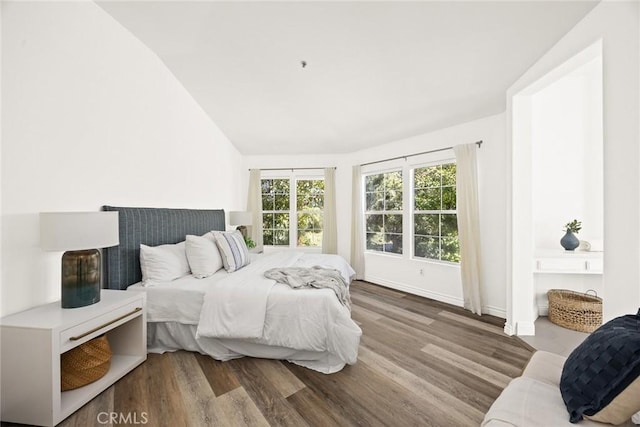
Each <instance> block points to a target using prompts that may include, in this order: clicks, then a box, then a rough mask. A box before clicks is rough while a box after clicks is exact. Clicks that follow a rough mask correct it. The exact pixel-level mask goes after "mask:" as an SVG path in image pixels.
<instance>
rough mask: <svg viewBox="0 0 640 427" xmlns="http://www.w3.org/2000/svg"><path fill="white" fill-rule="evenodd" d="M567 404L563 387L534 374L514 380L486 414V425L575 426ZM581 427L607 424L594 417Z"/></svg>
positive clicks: (582, 423)
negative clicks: (537, 378) (593, 419)
mask: <svg viewBox="0 0 640 427" xmlns="http://www.w3.org/2000/svg"><path fill="white" fill-rule="evenodd" d="M573 425H574V424H571V423H570V422H569V413H568V412H567V408H566V407H565V406H564V402H563V401H562V396H561V395H560V388H559V387H558V386H557V385H556V386H554V385H551V384H548V383H547V382H543V381H538V380H535V379H533V378H530V377H518V378H515V379H513V380H512V381H511V382H510V383H509V385H508V386H507V388H505V389H504V390H503V391H502V393H501V394H500V396H499V397H498V399H497V400H496V401H495V402H494V403H493V405H491V408H490V409H489V412H487V414H486V415H485V417H484V421H483V422H482V427H485V426H486V427H498V426H500V427H505V426H514V427H540V426H554V427H556V426H557V427H560V426H573ZM580 426H581V427H585V426H589V427H596V426H598V427H603V424H601V423H597V422H595V421H591V420H586V419H585V420H583V421H580Z"/></svg>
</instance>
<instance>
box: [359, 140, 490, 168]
mask: <svg viewBox="0 0 640 427" xmlns="http://www.w3.org/2000/svg"><path fill="white" fill-rule="evenodd" d="M475 143H476V144H478V148H480V147H482V140H480V141H476V142H475ZM452 148H453V147H445V148H438V149H435V150H429V151H422V152H420V153H413V154H407V155H406V156H398V157H392V158H390V159H384V160H376V161H375V162H369V163H362V164H361V165H360V166H367V165H374V164H376V163H382V162H389V161H391V160H398V159H405V160H406V159H407V157H413V156H420V155H422V154H429V153H437V152H438V151H444V150H451V149H452Z"/></svg>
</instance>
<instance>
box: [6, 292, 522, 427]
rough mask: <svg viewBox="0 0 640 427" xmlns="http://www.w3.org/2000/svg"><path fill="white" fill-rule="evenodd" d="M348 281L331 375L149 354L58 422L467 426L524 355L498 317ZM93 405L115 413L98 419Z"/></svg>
mask: <svg viewBox="0 0 640 427" xmlns="http://www.w3.org/2000/svg"><path fill="white" fill-rule="evenodd" d="M351 289H352V291H351V295H352V300H353V310H352V317H353V319H354V320H355V321H356V322H357V323H358V324H359V325H360V326H361V328H362V330H363V336H362V340H361V344H360V350H359V355H358V363H357V364H355V365H353V366H347V367H345V368H344V369H343V370H342V371H341V372H339V373H336V374H332V375H325V374H321V373H318V372H315V371H311V370H309V369H306V368H302V367H299V366H296V365H293V364H290V363H288V362H285V361H275V360H266V359H253V358H242V359H237V360H233V361H229V362H218V361H215V360H213V359H211V358H210V357H208V356H203V355H200V354H196V353H190V352H184V351H180V352H176V353H166V354H163V355H156V354H149V358H148V360H147V361H146V362H145V363H144V364H142V365H141V366H139V367H138V368H137V369H135V370H134V371H133V372H132V373H130V374H129V375H127V376H126V377H125V378H123V379H121V380H120V381H119V382H117V383H116V384H114V385H113V386H112V387H110V388H109V389H107V390H106V391H105V392H104V393H102V394H101V395H100V396H98V397H97V398H96V399H94V400H93V401H91V402H90V403H89V404H87V405H86V406H84V407H83V408H82V409H80V410H79V411H77V412H76V413H75V414H73V415H72V416H71V417H69V418H67V419H66V420H65V421H64V422H63V423H62V424H61V425H62V426H65V427H71V426H82V427H85V426H89V425H113V426H115V425H141V424H145V423H143V422H142V421H146V425H149V426H154V427H155V426H171V427H173V426H198V427H199V426H243V425H247V426H296V427H299V426H474V425H475V426H477V425H479V424H480V422H481V421H482V418H483V416H484V413H485V412H486V411H487V410H488V408H489V406H490V405H491V403H492V402H493V401H494V400H495V399H496V397H497V396H498V395H499V394H500V392H501V391H502V389H503V388H504V387H505V386H506V384H507V383H508V382H509V380H510V379H511V378H512V377H514V376H517V375H519V374H520V372H521V370H522V368H523V367H524V365H525V364H526V362H527V361H528V360H529V358H530V357H531V354H532V351H531V349H530V347H528V346H527V345H526V344H524V343H523V342H522V341H520V340H519V339H517V338H511V337H507V336H506V335H504V334H503V332H502V324H503V320H502V319H498V318H495V317H492V316H482V317H481V318H480V317H478V316H475V315H472V314H470V313H468V312H466V311H464V310H462V309H460V308H457V307H453V306H450V305H447V304H443V303H440V302H435V301H432V300H428V299H425V298H421V297H417V296H413V295H408V294H405V293H402V292H398V291H395V290H391V289H387V288H383V287H379V286H376V285H372V284H369V283H366V282H361V281H357V282H354V283H353V284H352V288H351ZM104 412H106V413H115V414H116V415H117V416H118V417H120V418H119V419H116V420H115V421H116V422H114V423H109V422H107V423H101V422H100V421H105V420H108V417H107V416H106V415H101V416H100V417H101V418H100V417H99V414H100V413H104ZM122 417H124V418H122ZM127 417H128V419H127ZM126 421H129V422H128V423H127V422H126ZM136 421H137V422H136ZM3 425H6V426H8V425H9V424H6V423H3Z"/></svg>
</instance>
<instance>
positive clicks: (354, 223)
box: [351, 165, 364, 280]
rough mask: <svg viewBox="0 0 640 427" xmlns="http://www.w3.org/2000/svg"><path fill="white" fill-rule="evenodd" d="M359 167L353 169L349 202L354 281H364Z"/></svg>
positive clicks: (360, 175)
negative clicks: (350, 204)
mask: <svg viewBox="0 0 640 427" xmlns="http://www.w3.org/2000/svg"><path fill="white" fill-rule="evenodd" d="M360 169H361V168H360V165H355V166H354V167H353V178H352V183H351V185H352V189H351V200H352V208H351V215H352V216H353V217H352V219H351V267H353V269H354V270H355V271H356V279H358V280H362V279H364V218H363V216H364V212H363V209H362V205H363V201H362V171H361V170H360Z"/></svg>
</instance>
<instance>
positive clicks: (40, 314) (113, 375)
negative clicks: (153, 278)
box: [0, 289, 147, 426]
mask: <svg viewBox="0 0 640 427" xmlns="http://www.w3.org/2000/svg"><path fill="white" fill-rule="evenodd" d="M0 326H1V332H0V333H1V336H0V338H1V340H2V347H1V355H2V358H1V359H0V381H1V382H0V387H1V390H0V398H1V399H2V410H1V416H2V421H10V422H15V423H22V424H36V425H42V426H53V425H56V424H58V423H59V422H61V421H62V420H64V419H65V418H66V417H68V416H69V415H71V414H72V413H73V412H75V411H76V410H78V409H79V408H80V407H81V406H82V405H84V404H85V403H87V402H88V401H89V400H91V399H93V398H94V397H95V396H97V395H98V394H100V393H101V392H102V391H103V390H105V389H106V388H108V387H109V386H110V385H111V384H113V383H114V382H116V381H117V380H119V379H120V378H122V377H123V376H124V375H125V374H127V373H128V372H129V371H131V370H132V369H133V368H135V367H136V366H138V365H139V364H141V363H142V362H144V361H145V360H146V358H147V319H146V310H145V294H144V293H143V292H126V291H116V290H108V289H103V290H102V292H101V299H100V302H98V303H97V304H93V305H90V306H87V307H81V308H72V309H63V308H61V307H60V301H58V302H55V303H51V304H47V305H42V306H39V307H34V308H32V309H29V310H26V311H23V312H20V313H16V314H12V315H10V316H7V317H4V318H2V319H0ZM104 333H106V334H107V339H108V340H109V346H110V347H111V351H112V353H113V357H112V359H111V367H110V369H109V372H107V374H106V375H105V376H104V377H102V378H100V379H99V380H97V381H95V382H93V383H91V384H88V385H86V386H84V387H80V388H77V389H75V390H69V391H65V392H61V391H60V354H62V353H64V352H65V351H68V350H70V349H72V348H74V347H77V346H78V345H80V344H82V343H84V342H86V341H89V340H90V339H92V338H95V337H97V336H99V335H102V334H104Z"/></svg>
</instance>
